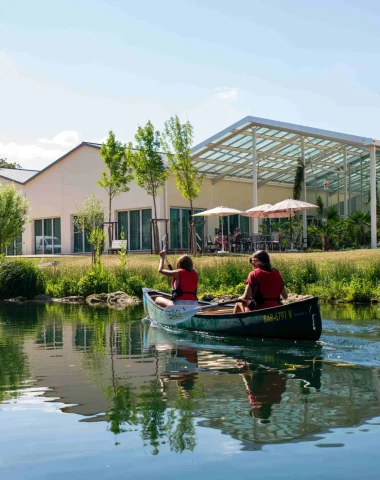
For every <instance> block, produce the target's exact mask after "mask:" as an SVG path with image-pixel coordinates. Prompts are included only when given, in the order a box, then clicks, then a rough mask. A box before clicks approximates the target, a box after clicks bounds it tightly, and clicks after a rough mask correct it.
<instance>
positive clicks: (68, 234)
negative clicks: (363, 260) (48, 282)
mask: <svg viewBox="0 0 380 480" xmlns="http://www.w3.org/2000/svg"><path fill="white" fill-rule="evenodd" d="M259 120H260V122H259ZM267 122H272V123H271V124H270V123H268V125H263V120H262V119H254V117H247V118H246V119H243V120H242V121H241V122H238V124H235V125H232V126H231V127H229V129H226V130H225V131H223V132H220V133H219V134H217V135H216V136H214V137H212V138H210V139H208V140H206V141H205V142H203V143H202V144H200V145H198V146H196V147H194V149H193V161H194V163H195V164H196V165H197V167H198V168H199V169H200V171H202V172H204V173H205V175H206V177H205V180H204V182H203V184H202V187H201V192H200V195H199V196H198V197H197V198H196V199H195V201H194V202H193V206H194V208H195V213H197V212H201V211H202V210H207V209H210V208H214V207H216V206H219V205H224V206H228V207H232V208H236V209H240V210H247V209H249V208H252V206H256V205H260V204H263V203H271V204H275V203H277V202H279V201H281V200H284V199H286V198H290V197H292V194H293V179H294V171H295V169H296V167H297V165H298V164H299V162H300V161H301V160H302V159H303V160H302V161H303V162H304V164H305V166H306V168H305V184H304V187H305V188H304V196H303V198H302V199H303V200H306V201H308V202H310V203H315V200H316V197H317V196H318V195H321V197H322V198H323V200H324V201H325V204H327V205H334V204H335V205H337V207H338V210H340V212H341V214H342V216H345V215H347V214H348V213H352V212H353V211H354V210H356V209H366V208H367V209H368V208H369V206H365V205H364V203H365V202H364V200H363V199H364V196H365V195H366V193H368V191H369V187H370V185H369V179H368V182H367V180H366V179H367V178H368V175H367V173H365V172H366V170H365V168H366V167H368V166H369V163H370V162H369V160H368V162H367V163H366V161H365V160H364V163H363V158H364V154H365V147H363V148H362V147H356V144H355V146H352V145H351V144H349V147H350V148H352V160H351V163H349V166H350V165H351V168H352V172H351V173H352V175H351V177H349V178H348V179H347V171H348V170H347V151H346V153H345V154H344V153H343V155H342V156H341V157H337V156H336V155H337V152H338V150H339V148H340V150H339V152H344V151H345V150H344V148H346V146H345V145H344V144H343V143H342V142H347V141H351V143H353V140H352V139H356V138H357V137H351V136H346V137H350V138H349V139H348V140H347V139H346V138H342V137H339V135H343V134H334V133H333V132H325V131H322V130H316V129H310V128H308V127H297V126H295V125H288V124H283V123H281V122H277V126H276V128H275V126H274V125H273V121H270V120H268V121H267ZM296 127H297V128H298V130H297V128H296ZM301 128H303V129H304V130H302V135H301V134H300V133H298V132H301V130H300V129H301ZM285 129H286V130H285ZM252 132H254V136H253V135H252ZM285 132H286V133H285ZM327 134H329V140H327ZM333 135H335V137H334V140H333V141H332V140H331V137H332V136H333ZM305 139H307V142H310V144H311V145H312V147H309V146H307V147H305ZM316 140H318V142H317V141H316ZM364 140H367V139H364ZM244 141H245V142H248V147H247V146H246V145H245V143H243V142H244ZM355 141H356V140H355ZM339 142H341V143H339ZM328 143H334V145H332V146H330V145H329V144H328ZM335 144H336V145H337V146H336V145H335ZM234 145H238V146H234ZM371 148H372V145H371ZM373 148H374V151H375V157H374V159H375V177H376V167H377V165H376V146H374V147H373ZM362 150H363V152H364V153H363V154H362V153H361V152H362ZM356 151H358V152H359V154H360V155H359V154H358V153H357V152H356ZM312 152H315V153H313V154H312ZM320 152H322V154H323V155H322V156H321V153H320ZM350 153H351V151H350ZM302 155H303V156H302ZM367 157H369V154H368V155H367ZM338 158H339V160H338ZM358 158H359V160H360V161H361V163H362V164H363V165H362V170H361V172H359V174H358V167H357V159H358ZM371 159H372V160H371V162H372V163H373V155H372V157H371ZM340 161H341V162H342V164H340ZM274 162H276V163H274ZM334 162H335V163H334ZM344 162H346V163H344ZM354 162H355V164H354ZM342 165H343V166H344V165H345V166H346V170H344V171H343V167H342ZM333 167H335V168H333ZM372 167H373V165H372V166H371V168H372ZM104 170H105V165H104V162H103V159H102V158H101V156H100V145H99V144H94V143H87V142H84V143H82V144H80V145H78V146H77V147H75V148H74V149H72V150H70V151H69V152H68V153H67V154H65V155H64V156H63V157H61V158H60V159H58V160H57V161H55V162H53V163H52V164H51V165H49V166H48V167H46V168H45V169H44V170H42V171H40V172H37V171H31V170H8V169H0V183H4V184H9V183H14V185H15V186H16V188H18V189H20V190H21V191H22V192H23V194H24V195H25V197H26V198H27V199H28V200H29V202H30V207H31V208H30V213H29V216H30V221H29V222H28V223H27V224H26V225H25V229H24V232H23V234H22V238H19V239H16V240H15V243H14V245H13V246H12V247H11V248H10V249H9V250H8V253H17V254H24V255H33V254H39V255H40V254H73V253H78V254H80V253H86V252H89V251H90V245H89V244H88V241H87V237H86V234H85V232H78V231H77V228H76V227H75V222H74V220H75V216H76V212H77V210H78V206H79V205H80V204H82V203H83V202H84V200H85V199H86V198H87V197H88V196H89V195H91V194H92V193H93V194H95V195H96V196H97V197H100V198H102V199H103V200H104V203H105V205H107V203H108V202H107V200H108V199H107V194H106V191H105V190H104V189H102V188H101V187H99V185H98V184H97V181H98V180H99V178H100V177H101V174H102V172H103V171H104ZM363 172H364V173H363ZM360 174H361V176H362V177H361V183H360V185H359V184H358V181H357V178H358V175H360ZM328 176H329V178H330V179H331V180H330V181H332V180H333V181H334V182H335V183H334V188H330V189H329V188H328V189H324V182H325V180H324V178H325V177H326V178H328ZM350 178H352V182H353V183H352V188H350V187H351V185H350ZM339 179H340V180H339ZM339 181H340V182H341V183H340V184H339ZM354 182H355V183H354ZM365 182H367V183H365ZM363 185H364V186H365V188H363ZM371 198H376V195H374V196H373V197H371ZM375 201H376V200H375ZM371 209H372V210H373V202H372V203H371ZM152 212H153V200H152V197H150V196H148V195H147V194H146V192H145V191H144V190H143V189H142V188H140V187H138V185H137V184H136V182H135V181H132V182H131V184H130V190H129V191H128V192H126V193H122V194H121V195H119V196H117V197H115V198H114V199H113V201H112V221H113V222H115V225H116V228H117V232H116V236H117V237H118V238H120V236H121V232H123V235H124V237H125V238H126V239H127V241H128V250H129V251H131V252H133V251H134V252H147V251H150V250H151V233H150V232H151V230H150V229H151V222H150V220H151V219H152ZM189 216H190V206H189V202H188V201H187V200H185V199H184V198H183V197H182V196H181V194H180V192H179V191H178V190H177V188H176V184H175V179H174V177H173V176H170V177H169V179H168V180H167V182H166V185H165V187H164V189H163V190H162V191H161V193H160V196H159V197H158V199H157V217H158V218H159V219H161V220H160V222H159V233H160V238H161V240H162V242H163V243H164V244H166V243H167V244H168V245H169V248H170V249H172V250H184V249H186V248H187V246H188V220H189ZM105 218H108V212H107V211H105ZM197 221H198V222H199V223H198V226H197V233H198V241H199V243H202V242H203V241H204V240H205V238H206V237H207V238H210V237H213V236H214V235H215V229H217V228H219V225H220V223H219V222H220V221H221V220H220V219H219V218H218V217H209V218H207V219H206V218H204V219H203V218H202V217H199V220H197ZM223 222H224V224H223V225H224V228H225V231H228V232H233V231H234V230H235V228H236V227H237V226H239V227H240V228H241V230H242V232H243V233H246V234H249V233H253V232H255V233H257V223H256V224H255V223H254V222H252V220H250V219H248V218H246V217H243V216H239V215H235V216H230V217H225V218H224V219H223ZM376 243H377V239H376ZM372 246H373V245H372Z"/></svg>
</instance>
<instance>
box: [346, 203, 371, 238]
mask: <svg viewBox="0 0 380 480" xmlns="http://www.w3.org/2000/svg"><path fill="white" fill-rule="evenodd" d="M347 221H348V223H349V225H350V226H351V228H352V231H353V234H354V236H356V240H357V241H358V242H359V244H360V245H365V244H366V243H367V240H368V241H369V238H366V237H367V233H368V232H369V229H370V227H371V214H370V213H369V212H361V211H360V210H356V212H354V213H351V215H349V217H348V218H347Z"/></svg>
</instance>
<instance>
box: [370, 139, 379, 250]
mask: <svg viewBox="0 0 380 480" xmlns="http://www.w3.org/2000/svg"><path fill="white" fill-rule="evenodd" d="M369 168H370V192H371V248H377V217H376V201H377V198H376V197H377V196H376V146H375V145H371V146H370V148H369Z"/></svg>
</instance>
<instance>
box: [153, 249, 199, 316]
mask: <svg viewBox="0 0 380 480" xmlns="http://www.w3.org/2000/svg"><path fill="white" fill-rule="evenodd" d="M165 260H166V250H162V251H161V252H160V263H159V266H158V272H159V273H161V274H162V275H166V276H168V277H171V278H172V298H171V300H169V299H168V298H165V297H157V298H156V299H155V302H156V304H157V305H159V306H160V307H164V308H165V307H168V306H169V305H173V303H174V304H176V305H198V298H197V288H198V273H197V271H196V270H195V269H194V267H193V261H192V259H191V257H189V255H182V256H181V257H179V259H178V260H177V265H176V266H177V269H176V270H173V269H171V265H170V264H169V263H168V266H169V269H165V268H164V266H165Z"/></svg>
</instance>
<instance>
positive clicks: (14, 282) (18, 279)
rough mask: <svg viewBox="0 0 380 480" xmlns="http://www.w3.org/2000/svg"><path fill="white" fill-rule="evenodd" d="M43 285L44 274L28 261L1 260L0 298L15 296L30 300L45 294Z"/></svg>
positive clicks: (44, 281) (44, 282) (44, 280)
mask: <svg viewBox="0 0 380 480" xmlns="http://www.w3.org/2000/svg"><path fill="white" fill-rule="evenodd" d="M45 284H46V279H45V275H44V273H43V272H42V270H41V269H40V268H39V267H38V266H36V265H35V264H34V263H33V262H31V261H30V260H24V259H14V260H8V259H6V260H1V262H0V298H2V299H4V298H10V297H16V296H22V297H27V298H32V297H34V296H35V295H38V294H40V293H45Z"/></svg>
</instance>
